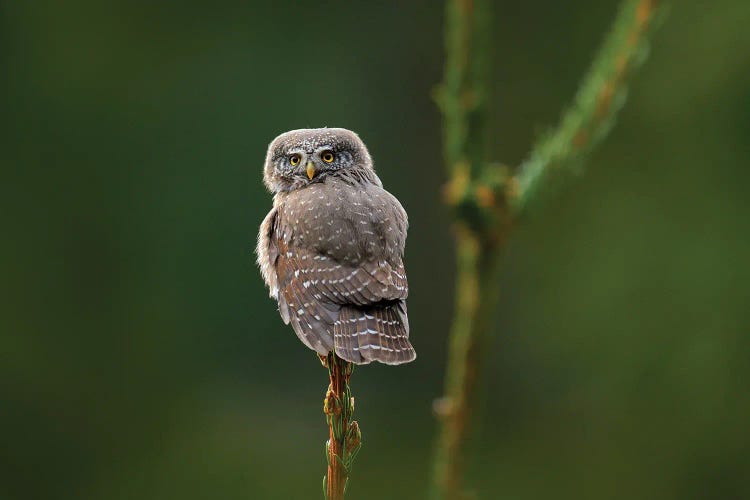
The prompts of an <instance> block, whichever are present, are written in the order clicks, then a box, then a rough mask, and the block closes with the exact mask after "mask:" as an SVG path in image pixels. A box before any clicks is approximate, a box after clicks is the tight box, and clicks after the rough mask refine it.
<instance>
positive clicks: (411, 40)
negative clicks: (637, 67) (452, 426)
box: [0, 0, 750, 500]
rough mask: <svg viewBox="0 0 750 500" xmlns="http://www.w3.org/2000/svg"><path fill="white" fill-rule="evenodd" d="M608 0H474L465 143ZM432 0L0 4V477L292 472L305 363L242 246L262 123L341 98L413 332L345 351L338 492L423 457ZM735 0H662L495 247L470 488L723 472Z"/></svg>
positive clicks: (738, 134) (313, 391)
mask: <svg viewBox="0 0 750 500" xmlns="http://www.w3.org/2000/svg"><path fill="white" fill-rule="evenodd" d="M616 4H617V2H615V1H601V0H574V1H566V2H560V1H558V0H538V1H533V2H525V3H522V2H500V1H498V2H496V7H495V10H496V19H495V28H494V30H493V33H494V54H493V60H494V61H495V68H494V77H493V85H492V92H493V99H494V100H493V103H492V106H491V114H492V118H491V123H492V129H493V134H492V137H493V144H492V155H493V157H495V158H497V159H499V160H502V161H504V162H506V163H509V164H517V163H518V162H519V161H520V160H521V159H522V158H523V157H524V155H525V154H526V152H527V151H528V148H529V145H530V143H531V142H532V141H533V139H534V137H536V136H537V135H538V134H539V132H540V131H542V130H544V128H545V126H546V125H549V124H552V123H554V122H555V120H556V118H557V116H558V115H559V112H560V109H561V107H562V106H563V104H564V103H565V102H566V101H568V100H569V99H570V97H571V96H572V95H573V94H574V93H575V91H576V86H577V82H578V79H579V77H580V76H581V75H582V73H583V71H584V70H585V68H586V66H587V64H588V62H589V61H590V59H591V56H592V54H593V53H594V52H595V49H596V47H597V46H598V43H599V41H600V40H601V38H602V36H603V34H604V33H605V32H606V29H607V28H608V26H609V25H610V22H611V20H612V19H613V16H614V14H615V11H616ZM442 22H443V11H442V5H441V4H440V3H439V2H435V1H432V0H431V1H427V0H421V1H411V2H395V1H394V2H364V1H356V2H333V1H331V2H319V3H318V2H315V3H313V2H292V1H289V0H286V1H277V2H270V1H268V2H252V1H235V2H230V1H222V0H214V1H212V2H198V1H183V2H163V3H158V2H146V1H130V2H126V1H120V2H95V1H88V2H87V1H69V2H51V1H34V2H2V3H1V4H0V116H1V117H2V121H1V122H0V123H2V125H1V126H2V134H1V135H0V162H1V163H2V166H3V169H2V178H3V181H2V183H0V206H2V211H1V212H0V213H1V217H2V219H1V220H2V228H3V239H2V245H0V266H1V267H0V279H1V280H2V284H3V286H2V288H1V289H2V300H0V308H1V310H0V328H1V330H2V335H1V336H0V425H1V426H2V434H1V435H2V445H0V470H1V471H2V472H1V473H0V474H1V475H0V498H2V499H7V500H17V499H134V498H140V499H165V498H180V499H193V498H195V499H207V498H221V499H234V498H236V499H246V498H318V497H319V496H320V490H321V478H322V475H323V473H324V467H325V458H324V441H325V438H326V428H325V423H324V419H323V414H322V411H321V408H322V400H323V395H324V392H325V387H326V383H327V382H326V373H325V371H324V370H323V368H321V366H320V364H319V363H318V361H317V360H316V358H315V357H314V355H313V354H312V352H310V351H309V350H307V349H306V348H304V346H303V345H302V344H301V343H300V342H299V341H298V340H297V339H296V337H295V336H294V334H293V333H292V331H291V329H290V328H288V327H285V326H283V325H282V323H281V321H280V319H279V317H278V314H277V312H276V310H275V307H274V304H273V303H272V302H271V300H270V299H268V297H267V295H266V291H265V290H264V288H263V283H262V281H261V278H260V276H259V273H258V272H257V270H256V268H255V264H254V256H253V255H252V249H253V247H254V240H255V236H256V230H257V227H258V225H259V223H260V221H261V220H262V218H263V216H264V215H265V213H266V212H267V211H268V209H269V207H270V203H271V200H270V196H269V195H268V193H266V192H265V191H264V189H263V186H262V184H261V166H262V162H263V158H264V154H265V148H266V145H267V144H268V142H269V141H270V140H271V139H273V137H274V136H276V135H277V134H278V133H280V132H283V131H285V130H288V129H292V128H299V127H307V126H310V127H314V126H326V125H327V126H342V127H347V128H351V129H354V130H356V131H357V132H359V133H360V135H361V136H362V138H363V139H364V140H365V141H366V143H367V144H368V146H369V148H370V151H371V152H372V154H373V156H374V158H375V161H376V166H377V168H378V171H379V173H380V176H381V178H382V179H383V182H384V183H385V185H386V187H387V188H388V189H389V190H390V191H391V192H393V193H394V194H395V195H396V196H398V198H399V199H400V200H401V201H402V203H403V205H404V206H405V207H406V209H407V211H408V212H409V215H410V219H411V230H410V233H409V241H408V248H407V255H406V259H407V267H408V270H409V278H410V285H411V296H410V299H409V311H410V318H411V325H412V338H413V342H414V344H415V346H416V347H417V350H418V352H419V358H418V359H417V362H416V363H413V364H411V365H408V366H403V367H399V368H391V367H383V366H367V367H364V368H361V369H358V370H356V372H355V376H354V379H353V388H354V392H355V395H356V397H357V414H358V419H359V421H360V423H361V426H362V429H363V432H364V439H365V442H364V447H363V449H362V452H361V453H360V455H359V458H358V461H357V463H356V465H355V470H354V475H353V477H352V483H351V490H350V491H351V497H352V498H372V499H380V498H399V499H400V498H420V497H423V496H424V492H425V491H426V487H427V484H428V481H429V472H430V462H429V457H430V451H431V448H432V444H433V437H434V433H435V424H434V420H433V417H432V415H431V402H432V400H433V399H434V398H435V397H437V396H439V395H440V393H441V386H442V376H443V369H444V360H445V354H446V349H445V346H446V334H447V323H448V321H449V319H450V312H451V311H450V310H451V304H452V296H451V294H452V284H453V260H452V255H453V254H452V252H453V250H452V242H451V236H450V228H449V224H448V217H447V213H446V210H445V209H444V208H443V207H442V206H441V202H440V196H439V192H440V186H441V185H442V183H443V182H444V177H443V174H442V172H443V170H442V166H441V146H440V117H439V115H438V113H437V110H436V109H435V106H434V105H433V103H432V102H431V101H430V97H429V95H430V92H431V89H432V88H433V86H434V84H435V83H436V82H438V81H439V80H440V77H441V65H442V55H443V50H442V48H443V41H442V37H441V36H442V33H441V32H442ZM748 26H750V2H748V1H747V0H719V1H715V2H711V3H710V4H707V3H705V2H698V1H677V0H675V1H674V2H672V8H671V11H670V14H669V16H668V18H667V20H666V23H665V24H664V25H663V27H662V29H661V30H660V31H659V32H658V33H657V34H656V37H655V39H654V43H653V45H652V49H651V54H650V58H649V61H648V62H647V63H646V65H645V67H644V68H643V69H642V71H641V72H640V73H639V75H638V76H637V77H636V79H635V82H634V85H633V87H632V88H631V92H630V95H629V100H628V103H627V105H626V107H625V109H624V111H623V112H622V114H621V117H620V119H619V123H618V124H617V126H616V128H615V129H614V131H613V133H612V135H611V136H610V138H609V139H608V140H607V141H606V143H605V144H604V145H603V146H602V147H600V148H599V149H598V150H597V151H596V152H595V153H594V154H593V155H592V157H591V158H590V159H589V162H588V164H587V166H586V172H585V175H583V176H582V177H580V178H579V179H577V180H575V181H574V182H571V183H569V184H568V185H567V188H566V189H565V190H564V191H563V192H561V193H560V194H558V195H556V196H548V197H547V198H546V200H545V202H544V203H543V204H541V205H540V206H539V208H538V209H537V210H535V211H534V212H532V213H531V214H530V215H529V216H528V217H527V218H526V219H525V221H524V224H523V225H522V226H521V227H520V228H519V230H518V231H517V232H516V233H515V235H514V236H515V237H514V239H513V240H512V243H511V245H510V246H509V248H508V250H507V252H506V254H505V256H504V259H503V265H504V272H503V276H502V280H503V284H502V290H503V292H502V294H503V295H502V304H501V305H500V307H499V308H498V310H497V328H496V337H495V340H494V342H493V343H492V345H491V346H490V347H489V348H490V351H491V352H487V353H486V359H487V366H488V369H487V370H486V374H485V376H484V377H483V384H484V386H483V389H482V392H481V394H482V400H483V403H482V416H481V419H480V420H481V422H480V423H479V426H478V432H477V434H476V437H475V439H474V442H473V446H474V450H475V452H474V453H472V455H473V457H474V458H473V462H472V464H471V467H470V468H469V475H470V483H471V484H473V485H474V486H475V489H476V492H477V493H478V494H479V495H480V496H481V497H483V498H510V499H547V498H571V499H580V498H586V499H602V498H608V499H632V498H649V499H650V498H654V499H672V498H674V499H692V498H695V499H698V498H727V499H728V498H749V497H750V473H749V471H750V429H748V425H749V422H750V395H749V394H748V392H749V391H750V336H748V332H749V330H750V314H749V313H750V311H749V308H748V298H749V295H750V293H748V290H749V287H748V282H749V281H750V266H749V265H748V262H747V260H748V257H750V231H749V229H750V224H749V223H748V219H749V218H750V200H749V199H748V195H749V194H750V190H749V189H748V182H750V136H749V135H750V30H748Z"/></svg>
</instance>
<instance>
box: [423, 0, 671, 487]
mask: <svg viewBox="0 0 750 500" xmlns="http://www.w3.org/2000/svg"><path fill="white" fill-rule="evenodd" d="M656 3H657V2H656V0H624V1H623V3H622V5H621V7H620V11H619V14H618V16H617V18H616V20H615V23H614V27H613V28H612V30H611V32H610V34H609V35H608V36H607V38H606V39H605V41H604V44H603V45H602V48H601V49H600V51H599V54H598V55H597V57H596V58H595V60H594V62H593V64H592V66H591V69H590V70H589V72H588V73H587V75H586V77H585V78H584V80H583V83H582V85H581V87H580V90H579V92H578V94H577V96H576V98H575V101H574V103H573V105H572V106H570V108H569V109H568V111H566V112H565V113H564V115H563V118H562V120H561V122H560V125H559V126H558V127H557V128H556V129H555V130H554V131H552V132H551V133H549V134H547V135H545V136H544V137H543V138H542V139H541V140H540V141H539V142H538V143H537V144H536V145H535V146H534V148H533V150H532V152H531V153H530V155H529V157H528V159H527V160H526V161H525V162H523V164H522V165H521V166H520V168H519V169H518V172H517V174H516V175H515V176H511V175H510V173H509V170H508V169H507V168H505V167H503V166H501V165H498V164H493V163H490V162H488V161H487V160H486V158H485V136H486V128H485V119H484V118H485V109H486V108H485V104H486V99H487V92H486V88H487V75H488V71H487V68H488V66H489V46H490V44H489V38H490V37H489V35H490V23H491V17H490V8H489V1H488V0H448V1H447V4H446V25H445V40H446V47H445V50H446V62H445V69H444V78H443V83H442V84H441V85H440V87H439V88H438V89H437V91H436V93H435V99H436V101H437V103H438V106H439V107H440V110H441V112H442V114H443V135H444V137H443V141H444V156H445V163H446V166H447V171H448V183H447V184H446V187H445V192H444V195H445V200H446V202H447V203H448V204H449V205H450V206H451V207H452V209H453V218H454V227H455V238H456V297H455V310H454V315H453V323H452V325H451V330H450V336H449V348H448V365H447V368H446V378H445V389H444V390H445V395H444V397H443V398H441V399H439V400H438V401H437V402H436V405H435V410H436V413H437V415H438V417H439V418H440V432H439V436H438V440H437V443H436V447H435V457H434V467H433V481H432V492H433V497H434V498H439V499H444V498H448V499H454V498H462V497H463V496H464V484H463V483H464V480H463V475H464V469H465V461H466V455H467V453H466V441H467V437H468V435H469V428H470V423H471V422H470V421H471V417H472V412H473V409H474V408H475V407H476V389H477V385H478V380H479V378H480V376H481V366H482V355H481V354H482V351H483V349H482V347H483V345H484V343H485V340H486V339H487V338H488V337H489V336H490V334H491V333H492V325H491V320H492V313H493V311H494V310H495V307H496V302H497V296H498V290H499V286H498V279H497V267H498V266H497V263H498V256H499V254H500V250H501V248H502V246H503V244H504V242H505V241H506V239H507V237H508V234H509V232H510V229H511V227H512V224H513V221H514V219H515V218H516V217H517V216H518V215H519V214H520V213H521V212H522V211H523V209H524V208H526V206H527V205H528V204H529V202H530V201H531V200H532V199H533V198H534V197H535V195H536V194H537V192H538V191H539V190H540V188H541V187H542V186H543V185H545V184H548V183H549V182H548V181H549V180H550V178H551V177H552V173H553V172H554V171H568V170H572V168H573V166H574V165H575V164H576V163H577V162H578V161H579V160H581V159H582V157H583V156H584V155H585V153H587V152H589V151H591V149H592V148H593V147H594V146H595V145H596V144H597V143H598V142H600V141H601V140H602V139H603V138H604V136H605V135H606V133H607V132H608V131H609V129H610V128H611V125H612V123H613V120H614V117H615V115H616V113H617V111H618V110H619V109H620V108H621V107H622V105H623V103H624V92H625V85H626V80H627V77H628V76H630V75H631V74H632V73H633V70H634V69H635V68H636V67H638V66H639V65H640V64H641V63H642V62H643V59H644V56H645V47H646V36H647V35H648V33H649V31H650V29H651V27H652V26H653V24H654V22H653V20H654V17H655V9H656Z"/></svg>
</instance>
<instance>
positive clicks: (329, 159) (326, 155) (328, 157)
mask: <svg viewBox="0 0 750 500" xmlns="http://www.w3.org/2000/svg"><path fill="white" fill-rule="evenodd" d="M320 157H321V158H323V161H324V162H326V163H332V162H333V153H331V152H330V151H326V152H325V153H323V154H322V155H321V156H320Z"/></svg>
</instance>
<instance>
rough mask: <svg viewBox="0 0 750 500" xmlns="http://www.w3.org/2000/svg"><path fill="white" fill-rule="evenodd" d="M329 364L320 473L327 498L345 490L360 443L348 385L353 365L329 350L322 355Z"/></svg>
mask: <svg viewBox="0 0 750 500" xmlns="http://www.w3.org/2000/svg"><path fill="white" fill-rule="evenodd" d="M321 361H322V362H323V364H324V365H325V366H327V367H328V376H329V378H330V385H329V386H328V392H327V393H326V398H325V400H324V401H323V413H325V415H326V422H327V423H328V441H327V442H326V460H327V461H328V473H327V474H326V475H325V476H324V477H323V495H324V496H325V498H327V499H329V500H341V499H343V498H344V495H345V494H346V489H347V485H348V483H349V474H350V473H351V470H352V464H353V463H354V459H355V457H356V456H357V453H358V452H359V449H360V447H361V446H362V434H361V432H360V430H359V425H358V424H357V422H356V420H352V417H353V416H354V397H353V396H352V392H351V389H350V388H349V377H351V374H352V370H353V369H354V365H353V364H352V363H349V362H347V361H344V360H343V359H341V358H339V357H338V356H336V354H335V353H329V354H328V356H327V357H325V358H324V357H322V356H321Z"/></svg>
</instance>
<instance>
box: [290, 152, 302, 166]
mask: <svg viewBox="0 0 750 500" xmlns="http://www.w3.org/2000/svg"><path fill="white" fill-rule="evenodd" d="M300 160H302V157H301V156H300V155H298V154H296V153H295V154H293V155H292V156H290V157H289V164H290V165H291V166H293V167H296V166H297V165H299V162H300Z"/></svg>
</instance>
